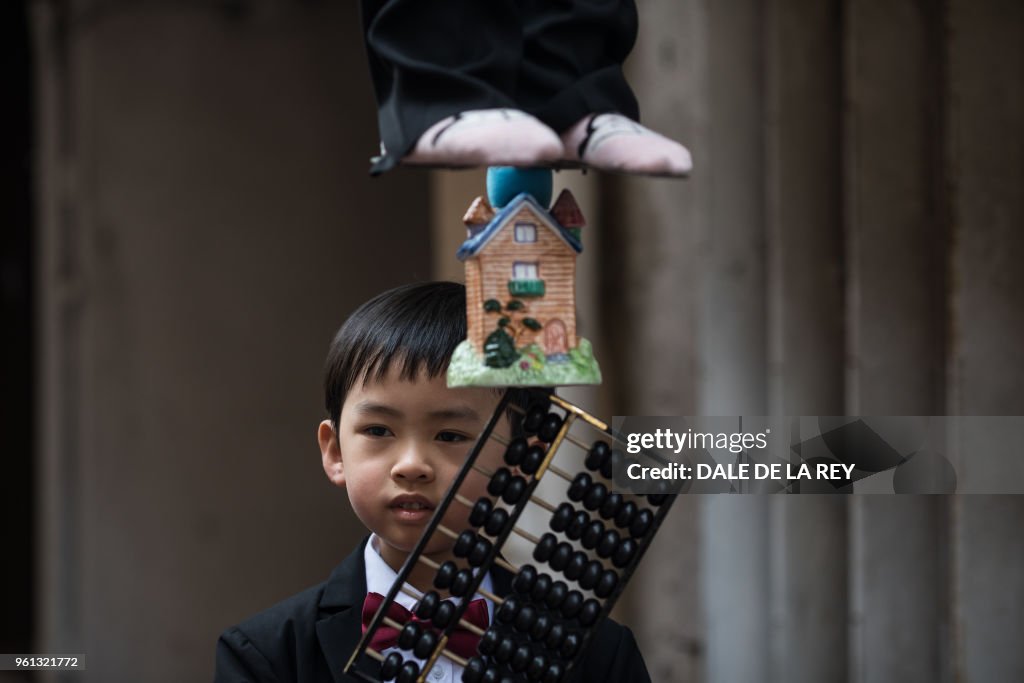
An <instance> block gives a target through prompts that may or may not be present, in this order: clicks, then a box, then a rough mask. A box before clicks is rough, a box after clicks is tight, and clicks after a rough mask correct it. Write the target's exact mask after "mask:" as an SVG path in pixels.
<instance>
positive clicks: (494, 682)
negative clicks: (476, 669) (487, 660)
mask: <svg viewBox="0 0 1024 683" xmlns="http://www.w3.org/2000/svg"><path fill="white" fill-rule="evenodd" d="M501 680H502V679H501V674H500V673H498V669H497V668H496V667H493V666H492V667H490V668H489V669H487V671H485V672H484V677H483V678H481V679H480V683H500V681H501Z"/></svg>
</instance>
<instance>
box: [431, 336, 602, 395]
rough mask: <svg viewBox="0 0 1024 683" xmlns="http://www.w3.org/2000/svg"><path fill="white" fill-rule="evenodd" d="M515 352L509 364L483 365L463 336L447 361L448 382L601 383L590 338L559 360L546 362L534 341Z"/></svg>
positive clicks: (485, 384) (453, 384)
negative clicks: (512, 361) (565, 357)
mask: <svg viewBox="0 0 1024 683" xmlns="http://www.w3.org/2000/svg"><path fill="white" fill-rule="evenodd" d="M519 352H520V353H521V354H522V356H521V357H520V358H519V360H517V361H516V362H515V363H513V364H512V365H511V366H510V367H507V368H491V367H488V366H486V365H484V359H483V358H482V357H481V356H480V355H478V354H477V352H476V351H474V350H473V345H472V344H470V343H469V340H468V339H467V340H464V341H463V342H462V343H461V344H459V345H458V346H457V347H456V348H455V352H454V353H453V354H452V361H451V363H450V364H449V365H448V386H450V387H555V386H568V385H573V384H600V383H601V368H600V367H598V365H597V360H596V359H595V358H594V351H593V348H592V347H591V346H590V342H589V341H587V340H586V339H584V338H583V337H580V339H579V345H578V346H577V347H576V348H575V349H571V350H570V351H569V359H568V360H566V361H562V362H549V361H548V360H547V359H546V358H545V357H544V352H543V351H542V350H541V348H540V347H539V346H538V345H536V344H531V345H530V346H527V347H525V348H522V349H519Z"/></svg>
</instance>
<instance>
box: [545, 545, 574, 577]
mask: <svg viewBox="0 0 1024 683" xmlns="http://www.w3.org/2000/svg"><path fill="white" fill-rule="evenodd" d="M571 558H572V546H571V545H569V544H568V543H566V542H565V541H562V542H561V543H559V544H558V547H557V548H555V552H554V554H553V555H552V556H551V560H550V562H549V564H550V565H551V568H552V569H554V570H555V571H556V572H560V571H562V570H563V569H565V567H566V565H568V564H569V560H570V559H571Z"/></svg>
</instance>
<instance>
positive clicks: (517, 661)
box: [509, 645, 533, 673]
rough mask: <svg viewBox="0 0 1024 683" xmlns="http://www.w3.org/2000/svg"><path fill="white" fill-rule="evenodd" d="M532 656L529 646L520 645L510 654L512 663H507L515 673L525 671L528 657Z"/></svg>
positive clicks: (528, 661) (528, 660)
mask: <svg viewBox="0 0 1024 683" xmlns="http://www.w3.org/2000/svg"><path fill="white" fill-rule="evenodd" d="M532 654H533V653H532V652H530V646H529V645H520V646H519V647H517V648H516V651H515V652H513V653H512V661H510V662H509V666H510V667H511V668H512V670H513V671H515V672H516V673H519V672H522V671H526V667H527V665H528V664H529V663H530V655H532Z"/></svg>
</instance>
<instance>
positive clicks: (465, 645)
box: [363, 593, 490, 659]
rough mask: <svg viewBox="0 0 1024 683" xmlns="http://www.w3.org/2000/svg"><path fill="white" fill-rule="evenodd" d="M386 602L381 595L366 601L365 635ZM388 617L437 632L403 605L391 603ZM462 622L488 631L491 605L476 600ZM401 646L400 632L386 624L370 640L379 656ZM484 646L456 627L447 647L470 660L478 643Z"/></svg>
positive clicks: (367, 595)
mask: <svg viewBox="0 0 1024 683" xmlns="http://www.w3.org/2000/svg"><path fill="white" fill-rule="evenodd" d="M383 602H384V596H383V595H381V594H380V593H367V594H366V600H364V601H363V632H364V633H365V632H366V628H367V627H368V626H369V625H370V622H371V621H372V620H373V615H374V614H376V613H377V610H378V609H379V608H380V606H381V604H382V603H383ZM388 616H389V617H391V618H392V619H393V620H395V621H397V622H398V623H399V624H404V623H406V622H408V621H410V620H411V621H415V622H418V623H420V624H423V625H424V626H427V627H429V628H433V629H434V630H435V631H436V630H437V629H436V628H434V626H433V625H432V624H431V623H430V620H429V619H420V618H419V617H417V616H416V615H415V614H413V613H412V612H410V611H409V610H407V609H406V608H404V607H402V606H401V605H399V604H398V603H397V602H393V601H392V603H391V607H390V608H388ZM462 620H463V621H466V622H469V623H470V624H473V625H474V626H476V627H477V628H479V629H480V630H481V631H486V630H487V626H488V624H489V623H490V619H488V617H487V603H486V602H485V601H484V600H481V599H479V598H478V599H476V600H473V601H471V602H470V603H469V604H468V605H467V606H466V611H465V613H464V614H463V615H462ZM397 642H398V629H396V628H392V627H391V626H388V625H386V624H381V625H380V626H378V627H377V630H376V631H375V632H374V634H373V638H371V639H370V647H372V648H373V649H374V650H376V651H377V652H383V651H384V650H386V649H387V648H389V647H394V645H395V643H397ZM479 642H480V636H478V635H476V634H475V633H473V632H472V631H469V630H468V629H465V628H463V627H461V626H458V625H456V626H455V628H454V629H453V630H452V633H451V635H450V636H449V637H448V644H447V645H446V646H445V648H446V649H448V650H450V651H451V652H454V653H455V654H457V655H458V656H460V657H463V658H466V659H469V658H470V657H472V656H473V655H475V654H476V646H477V643H479Z"/></svg>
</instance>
